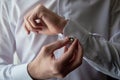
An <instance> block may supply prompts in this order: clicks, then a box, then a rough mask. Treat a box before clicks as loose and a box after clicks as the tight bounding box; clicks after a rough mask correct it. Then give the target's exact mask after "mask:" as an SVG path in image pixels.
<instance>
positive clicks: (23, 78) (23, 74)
mask: <svg viewBox="0 0 120 80" xmlns="http://www.w3.org/2000/svg"><path fill="white" fill-rule="evenodd" d="M27 65H28V64H22V65H17V66H15V67H14V68H13V70H12V80H32V78H31V77H30V75H29V74H28V71H27Z"/></svg>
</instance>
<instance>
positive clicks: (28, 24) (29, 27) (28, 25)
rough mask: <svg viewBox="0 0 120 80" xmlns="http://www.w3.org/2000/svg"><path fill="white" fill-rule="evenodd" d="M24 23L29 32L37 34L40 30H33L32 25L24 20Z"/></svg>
mask: <svg viewBox="0 0 120 80" xmlns="http://www.w3.org/2000/svg"><path fill="white" fill-rule="evenodd" d="M25 23H26V27H27V28H28V29H29V30H30V31H33V32H38V31H40V30H42V29H41V28H37V29H35V28H33V27H32V25H31V23H30V22H29V21H28V20H27V19H25Z"/></svg>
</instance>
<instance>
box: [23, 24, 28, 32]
mask: <svg viewBox="0 0 120 80" xmlns="http://www.w3.org/2000/svg"><path fill="white" fill-rule="evenodd" d="M23 26H24V28H25V30H26V32H27V34H30V31H29V29H28V28H27V27H26V25H25V23H23Z"/></svg>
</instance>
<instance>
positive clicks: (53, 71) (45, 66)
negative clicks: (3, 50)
mask: <svg viewBox="0 0 120 80" xmlns="http://www.w3.org/2000/svg"><path fill="white" fill-rule="evenodd" d="M69 41H70V40H69V39H68V38H65V39H64V40H59V41H56V42H54V43H51V44H48V45H46V46H44V47H43V48H42V49H41V51H40V53H39V54H38V56H37V57H36V58H35V59H34V60H33V61H32V62H31V63H29V64H28V72H29V74H30V76H31V77H32V78H34V79H48V78H63V77H65V76H66V75H67V74H68V73H70V72H71V71H73V70H74V69H76V68H77V67H78V66H80V65H81V63H82V56H83V54H82V48H81V46H80V44H79V41H78V40H77V39H75V40H74V42H73V43H72V44H71V45H70V46H69V48H67V47H66V48H67V49H65V52H64V53H63V54H62V56H61V57H60V58H58V59H56V58H55V56H54V51H55V50H57V49H59V48H61V47H65V46H66V45H68V44H69Z"/></svg>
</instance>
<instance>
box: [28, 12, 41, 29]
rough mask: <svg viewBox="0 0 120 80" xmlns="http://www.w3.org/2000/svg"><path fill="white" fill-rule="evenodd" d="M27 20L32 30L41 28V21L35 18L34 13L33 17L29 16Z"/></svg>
mask: <svg viewBox="0 0 120 80" xmlns="http://www.w3.org/2000/svg"><path fill="white" fill-rule="evenodd" d="M28 20H29V22H30V23H31V25H32V26H33V28H41V26H43V25H42V23H41V19H40V18H37V16H36V15H35V13H33V15H31V16H30V17H29V19H28Z"/></svg>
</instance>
